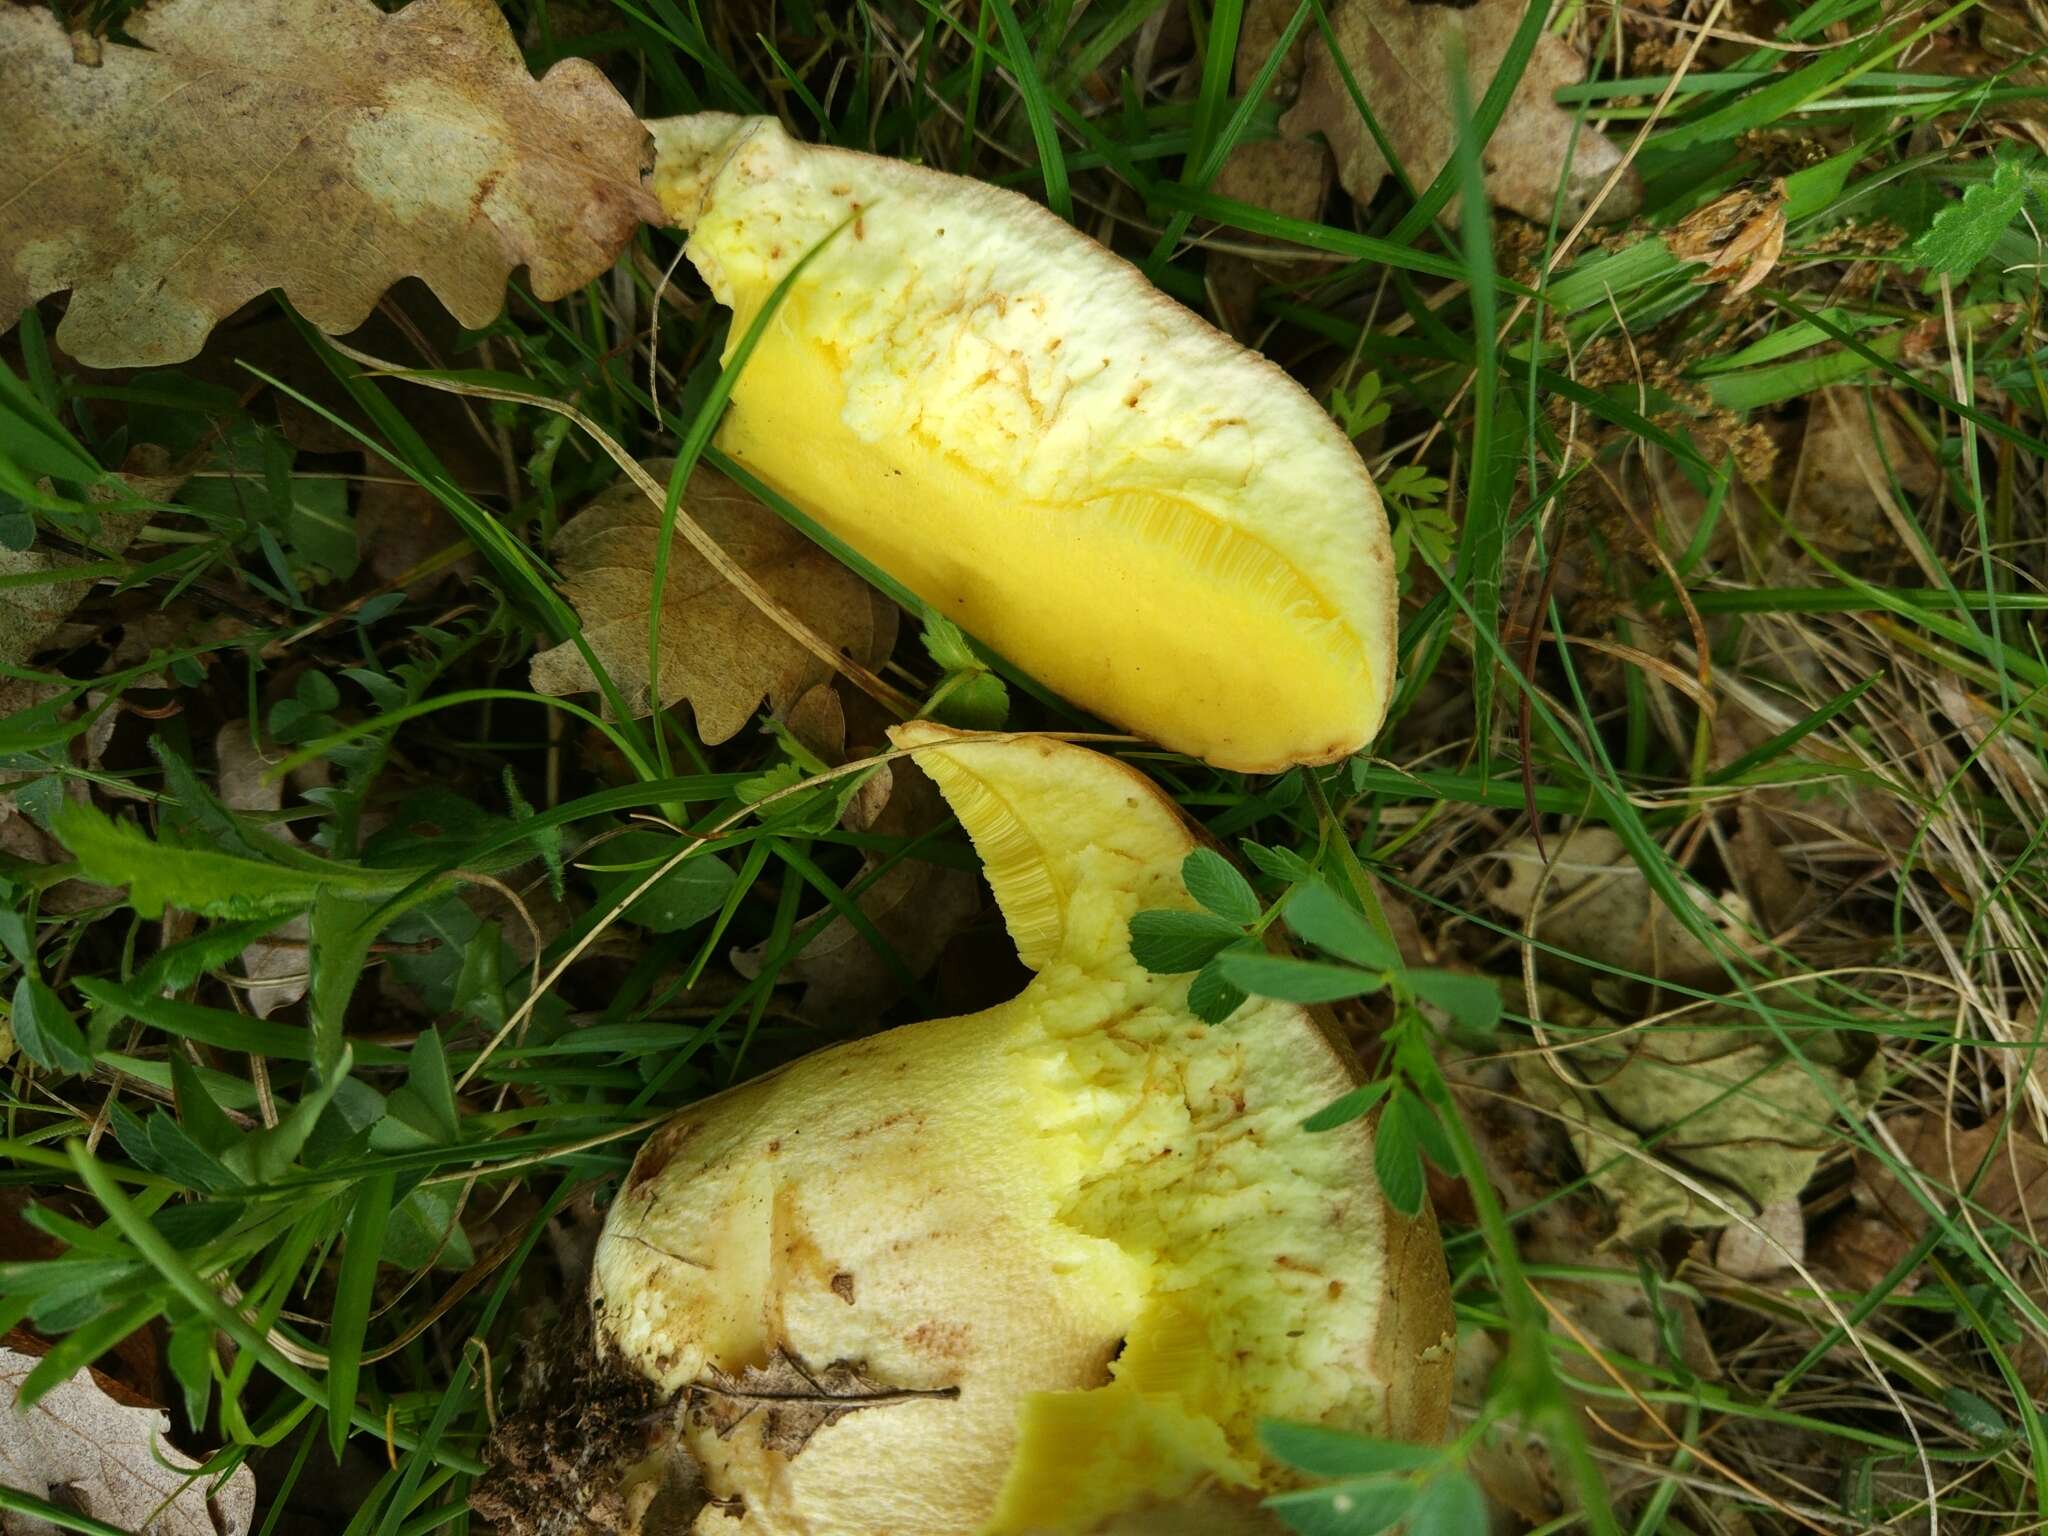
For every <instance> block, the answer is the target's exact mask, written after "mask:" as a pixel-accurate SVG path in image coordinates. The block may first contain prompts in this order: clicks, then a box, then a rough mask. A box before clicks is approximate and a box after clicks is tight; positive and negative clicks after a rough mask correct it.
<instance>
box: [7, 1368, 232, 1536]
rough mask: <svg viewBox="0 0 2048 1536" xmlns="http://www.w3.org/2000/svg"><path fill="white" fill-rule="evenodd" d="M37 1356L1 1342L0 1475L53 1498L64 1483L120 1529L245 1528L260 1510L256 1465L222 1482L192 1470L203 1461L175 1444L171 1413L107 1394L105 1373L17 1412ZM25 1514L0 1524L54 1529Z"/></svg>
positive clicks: (87, 1510)
mask: <svg viewBox="0 0 2048 1536" xmlns="http://www.w3.org/2000/svg"><path fill="white" fill-rule="evenodd" d="M36 1364H37V1361H36V1357H35V1356H33V1355H28V1354H23V1353H22V1352H21V1351H19V1350H16V1349H12V1348H0V1397H4V1399H5V1407H4V1408H0V1483H5V1484H6V1485H7V1486H8V1487H10V1488H19V1489H22V1490H24V1491H25V1492H28V1493H31V1494H34V1495H35V1496H36V1497H37V1498H42V1499H48V1498H50V1497H52V1495H53V1494H55V1493H57V1492H58V1490H62V1494H63V1497H64V1499H65V1500H66V1502H68V1503H69V1505H70V1506H71V1507H72V1508H73V1509H76V1510H78V1511H79V1512H80V1513H81V1514H85V1515H89V1516H91V1517H92V1518H93V1519H95V1520H99V1521H103V1522H105V1523H106V1524H107V1525H110V1526H113V1527H114V1528H116V1529H117V1530H124V1531H147V1532H149V1533H150V1536H246V1533H247V1532H248V1531H249V1530H250V1529H252V1527H253V1525H254V1523H255V1517H256V1477H255V1474H254V1473H252V1472H251V1471H250V1470H249V1468H248V1466H247V1464H246V1463H245V1464H243V1465H242V1466H239V1467H237V1468H236V1469H235V1471H234V1474H233V1475H232V1476H231V1477H229V1478H228V1479H227V1481H226V1482H224V1483H222V1484H221V1485H220V1486H219V1487H217V1488H216V1487H213V1486H212V1485H211V1484H210V1483H209V1482H207V1481H206V1480H205V1479H203V1478H202V1479H194V1478H192V1476H191V1474H192V1472H193V1471H195V1470H196V1469H197V1468H198V1466H199V1463H198V1462H196V1461H194V1460H193V1459H192V1458H191V1457H189V1456H187V1455H185V1454H184V1453H183V1452H182V1451H179V1450H178V1449H176V1448H175V1447H174V1446H172V1445H171V1444H170V1443H169V1442H168V1441H167V1440H166V1439H165V1435H166V1434H167V1433H168V1431H169V1429H170V1418H169V1416H168V1415H167V1414H165V1413H164V1411H163V1410H162V1409H161V1408H157V1407H154V1406H146V1405H145V1406H137V1405H135V1404H132V1403H129V1402H123V1401H119V1400H117V1399H116V1398H114V1397H112V1396H110V1395H109V1394H108V1390H107V1387H106V1386H105V1385H104V1384H103V1383H104V1382H105V1378H103V1377H101V1376H100V1374H99V1373H98V1372H97V1371H86V1370H81V1371H80V1372H78V1374H77V1375H75V1376H73V1377H72V1378H71V1379H70V1380H68V1381H65V1382H60V1383H59V1384H58V1385H57V1386H55V1387H53V1388H51V1389H50V1391H48V1392H47V1393H45V1394H44V1395H43V1396H42V1397H40V1398H39V1399H37V1401H36V1405H35V1406H34V1407H33V1408H31V1409H29V1411H28V1412H26V1413H20V1412H17V1411H16V1410H15V1406H14V1405H15V1402H16V1399H17V1397H18V1396H19V1394H20V1391H21V1384H22V1383H23V1382H24V1381H26V1380H27V1379H28V1374H29V1372H30V1371H32V1370H34V1369H35V1367H36ZM47 1529H49V1527H48V1526H46V1525H44V1524H43V1523H42V1522H40V1521H34V1522H31V1520H30V1518H29V1517H27V1516H24V1515H19V1514H13V1513H10V1514H7V1515H4V1516H0V1531H4V1532H6V1533H7V1536H18V1533H26V1532H29V1531H31V1530H47Z"/></svg>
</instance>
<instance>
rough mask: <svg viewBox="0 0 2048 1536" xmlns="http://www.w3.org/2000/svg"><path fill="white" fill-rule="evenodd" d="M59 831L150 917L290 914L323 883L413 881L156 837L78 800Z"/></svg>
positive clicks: (392, 885) (343, 886)
mask: <svg viewBox="0 0 2048 1536" xmlns="http://www.w3.org/2000/svg"><path fill="white" fill-rule="evenodd" d="M56 833H57V837H58V840H59V841H61V842H62V843H63V844H64V846H65V847H66V848H69V849H70V850H71V853H72V856H73V857H74V858H76V859H77V860H78V862H79V864H80V865H81V866H82V867H83V869H84V872H85V876H86V878H87V879H89V880H97V881H99V882H100V883H101V884H103V885H119V886H126V887H127V888H128V904H129V905H130V906H132V907H133V908H134V909H135V910H136V911H137V912H138V913H140V914H141V915H142V916H143V917H147V918H158V917H162V916H163V912H164V908H165V906H167V905H168V906H175V907H182V908H183V909H184V910H186V911H188V912H196V913H199V914H200V915H201V916H203V917H224V918H233V919H242V918H255V917H282V916H289V915H291V914H292V913H296V912H304V911H306V910H307V909H309V908H310V907H311V906H312V905H313V898H314V897H315V895H317V894H318V893H319V892H320V891H321V890H323V889H327V890H338V891H348V892H353V893H356V894H358V895H362V896H366V897H367V896H389V895H391V894H394V893H395V892H397V891H399V890H401V889H402V888H403V887H404V886H405V885H407V884H408V883H409V881H410V876H411V873H412V872H411V871H407V870H371V869H362V868H359V867H357V866H355V865H351V864H334V863H324V864H323V866H322V867H321V868H318V869H311V868H289V869H288V868H285V867H284V866H282V865H278V864H267V863H260V862H258V861H257V860H255V859H249V858H242V857H240V856H238V855H236V854H231V853H216V852H214V851H213V850H211V849H205V848H190V847H185V846H182V845H180V844H177V843H164V842H158V841H156V840H155V839H154V838H152V837H150V836H149V835H148V834H147V833H146V832H144V831H143V830H142V829H141V828H140V827H137V826H135V825H134V824H133V823H130V822H125V821H115V820H114V819H113V818H112V817H111V816H108V815H107V814H106V813H105V812H103V811H100V810H97V809H96V808H94V807H92V806H89V805H83V804H80V803H78V802H76V801H73V802H71V803H69V804H67V805H66V806H65V807H64V809H63V810H61V811H59V812H58V813H57V817H56Z"/></svg>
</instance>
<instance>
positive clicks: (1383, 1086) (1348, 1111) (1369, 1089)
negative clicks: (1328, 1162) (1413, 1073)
mask: <svg viewBox="0 0 2048 1536" xmlns="http://www.w3.org/2000/svg"><path fill="white" fill-rule="evenodd" d="M1393 1086H1394V1080H1393V1079H1392V1078H1391V1077H1382V1078H1379V1079H1377V1080H1376V1081H1373V1082H1370V1083H1360V1084H1359V1085H1358V1086H1357V1087H1356V1088H1354V1089H1352V1090H1351V1091H1350V1092H1349V1093H1347V1094H1345V1095H1343V1096H1342V1097H1341V1098H1337V1099H1333V1100H1331V1101H1330V1102H1329V1103H1328V1104H1325V1105H1324V1106H1323V1107H1322V1108H1321V1109H1319V1110H1317V1111H1316V1112H1315V1113H1314V1114H1312V1115H1310V1116H1309V1117H1308V1118H1307V1119H1306V1120H1304V1121H1302V1122H1301V1128H1302V1129H1303V1130H1304V1131H1334V1130H1336V1129H1337V1127H1338V1126H1340V1125H1349V1124H1350V1123H1351V1122H1352V1121H1354V1120H1356V1119H1357V1118H1358V1117H1359V1116H1360V1115H1362V1114H1364V1113H1366V1111H1368V1110H1370V1109H1371V1108H1372V1107H1373V1105H1375V1104H1377V1103H1379V1101H1380V1100H1381V1099H1384V1098H1385V1097H1386V1096H1387V1090H1388V1089H1389V1088H1391V1087H1393Z"/></svg>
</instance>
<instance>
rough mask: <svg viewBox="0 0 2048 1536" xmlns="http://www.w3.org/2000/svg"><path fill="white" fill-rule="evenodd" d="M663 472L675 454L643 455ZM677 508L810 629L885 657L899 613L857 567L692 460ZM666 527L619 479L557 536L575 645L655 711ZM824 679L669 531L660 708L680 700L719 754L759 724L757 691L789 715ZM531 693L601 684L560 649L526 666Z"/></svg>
mask: <svg viewBox="0 0 2048 1536" xmlns="http://www.w3.org/2000/svg"><path fill="white" fill-rule="evenodd" d="M671 466H672V461H671V460H666V459H650V460H648V461H647V462H646V464H645V465H644V466H643V467H644V468H645V469H646V471H647V472H648V473H649V474H650V475H652V476H653V477H654V478H655V479H657V480H663V481H665V480H666V479H667V477H668V473H669V470H670V468H671ZM683 500H684V504H685V505H686V506H687V507H688V508H689V511H690V513H691V515H692V516H694V517H695V518H696V519H697V521H698V523H699V524H700V525H702V527H703V528H704V530H705V532H707V533H708V534H710V535H711V537H712V538H713V539H714V540H716V541H717V542H718V544H719V545H720V546H722V547H723V548H724V549H725V551H726V553H727V554H728V555H729V556H730V557H731V558H732V559H733V560H734V561H735V562H737V563H738V564H739V565H740V566H742V567H743V568H745V570H746V571H747V572H749V573H750V574H751V575H752V576H753V578H754V580H755V581H756V582H758V583H759V584H760V585H761V587H762V588H764V589H765V590H766V591H767V593H768V595H769V596H770V597H771V598H773V599H774V600H775V601H776V602H778V603H780V604H781V605H782V606H783V607H784V608H786V609H788V610H789V611H790V612H791V613H793V614H795V615H797V616H798V617H799V618H801V619H802V620H803V621H804V623H806V624H807V625H809V626H810V628H811V629H812V630H813V631H815V632H816V633H817V634H819V635H822V636H823V637H824V638H825V639H826V640H828V641H830V642H831V643H832V644H834V645H836V646H838V647H840V649H841V650H843V651H844V652H845V653H846V654H848V655H850V656H852V657H854V658H855V659H856V660H858V661H861V662H863V663H866V662H871V661H879V660H880V659H881V657H882V655H884V654H886V652H887V649H888V646H889V644H890V643H891V642H892V641H893V640H894V637H895V609H894V607H893V605H891V604H888V603H886V602H885V601H883V600H882V599H881V598H880V597H879V596H878V595H876V594H875V593H874V592H873V591H872V590H871V589H870V588H869V587H868V585H867V583H866V582H864V581H862V580H861V579H860V578H859V577H858V576H856V575H854V574H853V572H851V571H849V570H848V569H847V568H846V567H845V566H843V565H841V564H840V563H839V562H838V561H836V560H834V559H833V558H832V557H831V556H830V555H828V554H826V553H825V552H824V551H823V550H822V549H820V548H818V546H817V545H815V544H813V543H811V542H810V540H808V539H806V538H805V537H804V536H803V535H802V534H800V533H798V532H797V531H796V530H795V529H794V528H792V527H790V526H789V524H787V523H785V522H784V521H783V520H782V519H781V518H779V517H777V516H776V515H775V514H774V513H773V512H770V511H769V510H768V509H767V508H766V507H764V506H762V505H761V503H760V502H758V501H756V500H755V499H754V498H753V497H751V496H749V495H748V494H747V493H746V492H744V491H742V490H741V489H740V488H739V487H738V486H736V485H734V484H733V483H732V482H731V481H730V480H728V479H726V478H725V476H723V475H721V474H718V473H717V472H716V471H714V470H710V469H706V468H704V467H703V466H702V465H699V466H698V467H697V470H696V472H695V473H693V474H692V475H691V476H690V483H689V484H688V486H686V487H685V488H684V493H683ZM660 526H661V509H660V508H659V507H656V506H654V505H653V504H652V503H651V502H649V501H648V499H647V498H646V497H645V496H643V495H642V494H641V493H640V491H639V490H638V489H637V488H636V487H635V486H634V485H633V483H632V482H631V481H630V480H622V481H620V482H618V483H617V484H615V485H613V486H611V487H610V488H609V489H607V490H606V491H604V492H603V493H602V494H600V495H599V496H598V497H597V499H596V500H594V501H593V502H591V503H590V505H589V506H587V507H585V508H584V509H583V510H582V511H581V512H579V513H577V514H576V516H574V517H572V518H570V519H569V521H568V522H566V523H564V524H563V525H562V529H561V532H560V533H558V534H557V535H556V536H555V553H556V556H557V559H558V561H559V564H560V569H561V572H562V575H563V578H564V580H563V591H564V593H565V594H566V595H567V596H568V598H569V601H570V602H572V603H574V604H575V606H576V612H577V614H578V616H579V617H580V618H581V619H582V620H583V637H584V639H585V641H587V642H588V644H589V646H590V648H591V650H592V651H594V652H595V653H596V654H597V658H598V660H599V661H600V662H602V663H603V665H604V668H605V670H606V671H607V672H609V673H610V674H611V677H612V680H613V681H614V682H616V683H617V684H618V686H619V691H620V692H621V693H622V694H623V695H624V696H625V698H626V702H627V703H628V704H629V705H631V706H632V707H633V708H634V709H635V710H637V711H641V712H645V711H647V710H648V709H649V708H650V707H651V706H650V703H649V698H648V694H649V689H648V677H647V660H648V657H647V610H648V601H649V596H650V594H651V592H652V590H653V571H654V556H655V550H656V546H657V544H658V543H659V538H660ZM829 675H830V673H829V671H828V669H827V668H826V666H825V665H824V663H823V662H822V661H821V660H820V659H819V658H818V657H817V656H815V655H814V654H813V653H812V652H811V651H810V650H808V649H807V648H805V647H804V646H803V645H802V644H800V643H799V642H798V641H796V640H795V639H794V638H792V637H791V636H790V635H789V634H788V632H787V631H785V630H784V629H782V628H781V627H780V626H778V625H777V624H775V623H774V622H773V621H771V620H770V619H769V618H768V617H767V615H765V614H764V613H763V612H762V611H761V610H760V609H759V608H757V607H755V606H754V604H753V603H752V602H750V601H749V600H748V599H747V598H746V597H745V596H744V595H742V594H741V593H740V592H739V591H738V590H737V589H736V588H734V587H733V586H732V585H730V584H729V583H728V582H727V581H726V580H725V579H724V577H722V576H721V575H719V574H718V572H716V571H714V570H713V569H712V568H711V566H710V564H709V563H708V562H707V561H706V560H705V559H704V558H703V556H701V555H699V554H698V553H697V551H696V550H695V549H693V548H692V547H691V546H690V545H689V543H688V542H686V541H685V540H684V539H683V537H682V536H681V535H680V534H678V535H676V537H675V538H674V539H673V541H672V542H671V543H670V546H669V561H668V582H667V587H666V591H665V592H664V594H663V597H662V605H661V676H660V683H659V690H658V691H659V695H660V702H661V704H662V705H663V706H667V705H670V704H674V703H677V702H679V701H680V700H683V699H688V700H689V701H690V705H691V707H692V708H693V709H694V710H695V711H696V714H697V734H698V735H699V736H700V737H701V738H702V739H703V740H704V741H705V742H706V743H707V744H709V745H713V746H715V745H717V744H718V743H719V742H721V741H727V740H729V739H731V738H732V737H733V736H734V735H736V734H737V733H738V732H739V730H740V728H741V727H742V726H744V725H745V724H746V723H747V721H748V720H750V719H752V718H753V714H754V711H755V709H756V708H758V707H759V705H760V703H761V700H762V698H763V696H766V698H767V699H768V701H769V704H770V706H771V707H772V708H774V709H776V710H777V711H782V710H786V709H788V708H789V706H790V705H791V704H793V703H794V702H795V701H796V700H797V698H798V697H799V696H801V695H802V694H803V692H804V691H805V690H806V689H807V688H810V687H811V686H812V685H813V684H815V683H820V682H823V681H824V680H825V678H826V677H827V676H829ZM533 686H534V688H535V689H536V690H537V691H538V692H541V693H548V694H563V693H586V692H591V691H594V690H595V689H596V687H597V679H596V677H595V676H594V675H592V673H591V670H590V668H589V666H588V664H586V663H585V661H584V660H583V657H582V655H581V654H580V653H579V652H578V651H577V649H576V647H575V646H574V645H573V644H570V643H567V642H565V643H563V644H561V645H558V646H556V647H554V648H553V649H552V650H547V651H542V652H541V653H540V654H539V655H538V656H536V657H534V658H533Z"/></svg>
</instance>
